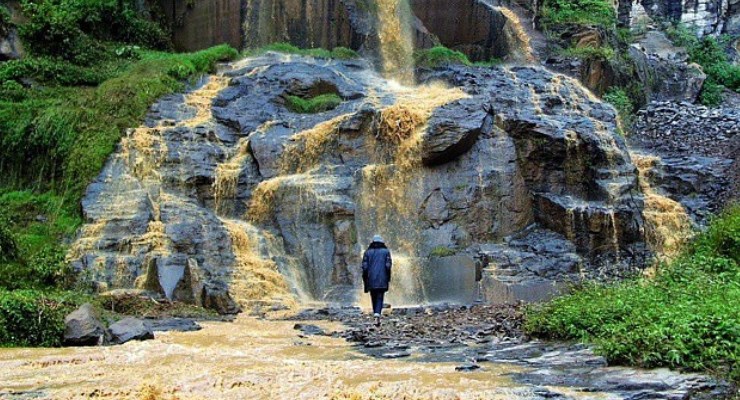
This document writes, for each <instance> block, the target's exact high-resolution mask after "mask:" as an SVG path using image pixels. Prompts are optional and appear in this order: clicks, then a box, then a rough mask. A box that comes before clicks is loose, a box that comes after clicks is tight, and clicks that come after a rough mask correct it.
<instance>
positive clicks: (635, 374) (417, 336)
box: [288, 305, 729, 400]
mask: <svg viewBox="0 0 740 400" xmlns="http://www.w3.org/2000/svg"><path fill="white" fill-rule="evenodd" d="M522 311H523V307H522V306H521V305H502V306H491V305H473V306H449V305H438V306H425V307H405V308H396V309H391V310H388V311H387V314H386V316H385V317H384V318H383V322H382V324H381V326H380V327H376V326H375V325H374V324H373V319H372V317H371V315H370V314H368V313H366V312H364V313H363V312H362V311H361V310H360V309H359V308H357V307H345V308H322V309H309V310H304V311H302V312H300V313H297V314H296V315H293V316H291V317H288V320H292V319H296V320H299V321H302V322H299V323H296V324H295V325H294V329H295V330H296V331H297V332H298V335H299V337H301V338H302V340H310V338H312V337H316V336H332V337H341V338H344V339H346V340H347V341H348V342H350V343H354V344H355V345H354V348H355V349H356V350H357V351H359V352H361V353H364V354H367V355H369V356H370V357H372V358H374V359H381V360H382V359H402V360H406V361H407V362H414V363H427V364H428V363H431V364H434V363H453V364H455V371H457V372H458V373H468V372H472V371H486V370H491V369H493V370H495V369H497V368H499V367H500V366H501V365H517V366H521V367H524V369H523V370H521V371H517V372H512V373H511V374H509V376H510V377H511V378H512V379H513V380H514V381H515V382H517V383H520V384H524V385H527V386H531V387H532V390H533V391H532V394H531V396H532V397H530V398H555V399H572V398H589V399H591V398H593V399H596V398H599V399H602V398H607V399H611V398H615V399H617V398H618V399H635V400H636V399H646V398H650V399H711V398H717V397H721V396H723V395H724V394H725V393H727V392H728V391H729V388H728V387H727V386H725V385H724V384H722V383H720V382H717V381H715V380H713V379H711V378H709V377H706V376H701V375H697V374H681V373H678V372H675V371H669V370H666V369H658V370H638V369H634V368H624V367H613V366H608V364H607V361H606V359H604V358H603V357H601V356H598V355H597V354H595V353H594V351H593V349H592V348H590V347H588V346H585V345H582V344H574V343H548V342H543V341H539V340H534V339H532V338H530V337H527V335H526V334H525V333H524V332H523V330H522V322H523V321H522ZM306 320H308V321H309V322H306ZM310 321H331V322H335V323H336V322H341V323H342V325H343V326H344V327H345V328H344V329H342V330H338V331H327V330H324V329H322V328H321V327H320V326H319V325H317V324H316V323H311V322H310ZM301 344H303V345H310V342H308V343H306V342H301ZM561 386H562V387H567V388H568V390H566V391H562V390H551V389H550V388H552V387H561Z"/></svg>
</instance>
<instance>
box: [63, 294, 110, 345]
mask: <svg viewBox="0 0 740 400" xmlns="http://www.w3.org/2000/svg"><path fill="white" fill-rule="evenodd" d="M104 335H105V328H104V327H103V323H102V322H100V319H99V318H98V315H97V312H96V311H95V309H94V308H93V306H92V305H91V304H90V303H85V304H83V305H82V306H80V308H78V309H77V310H75V311H73V312H72V313H70V314H69V315H67V317H66V318H64V344H65V345H67V346H95V345H99V344H101V343H102V342H103V337H104Z"/></svg>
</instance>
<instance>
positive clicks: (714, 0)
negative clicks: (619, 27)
mask: <svg viewBox="0 0 740 400" xmlns="http://www.w3.org/2000/svg"><path fill="white" fill-rule="evenodd" d="M619 10H620V13H619V18H620V21H621V22H622V23H623V24H624V25H627V26H629V25H634V24H635V23H641V21H642V20H644V19H645V18H649V19H654V20H659V21H660V20H671V21H677V22H682V23H684V24H686V25H687V26H689V27H690V28H692V30H694V32H696V34H697V35H698V36H704V35H721V34H729V35H737V34H740V2H739V1H737V0H691V1H684V0H641V1H639V2H633V1H632V0H620V1H619Z"/></svg>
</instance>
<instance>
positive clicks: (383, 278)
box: [362, 242, 393, 293]
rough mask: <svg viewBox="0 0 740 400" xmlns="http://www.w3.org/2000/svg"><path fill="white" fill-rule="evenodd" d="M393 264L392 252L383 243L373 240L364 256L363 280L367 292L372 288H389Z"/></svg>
mask: <svg viewBox="0 0 740 400" xmlns="http://www.w3.org/2000/svg"><path fill="white" fill-rule="evenodd" d="M391 266H393V261H392V260H391V252H390V251H389V250H388V248H387V247H385V245H384V244H383V243H376V242H373V243H372V244H371V245H370V248H368V249H367V250H366V251H365V255H364V256H363V257H362V280H363V283H364V284H365V292H366V293H367V292H368V291H370V290H372V289H386V290H388V282H390V280H391Z"/></svg>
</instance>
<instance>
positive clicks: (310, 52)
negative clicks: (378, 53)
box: [246, 43, 360, 60]
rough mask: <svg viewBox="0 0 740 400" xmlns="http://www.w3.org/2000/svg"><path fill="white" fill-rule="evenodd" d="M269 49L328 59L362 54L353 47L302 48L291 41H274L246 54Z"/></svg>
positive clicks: (258, 52)
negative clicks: (330, 48)
mask: <svg viewBox="0 0 740 400" xmlns="http://www.w3.org/2000/svg"><path fill="white" fill-rule="evenodd" d="M269 51H273V52H276V53H285V54H296V55H300V56H308V57H315V58H327V59H336V60H352V59H355V58H359V57H360V55H359V54H357V52H356V51H354V50H352V49H348V48H346V47H335V48H334V49H333V50H326V49H320V48H317V49H301V48H299V47H296V46H294V45H292V44H290V43H273V44H270V45H267V46H264V47H261V48H259V49H253V50H247V51H246V55H247V56H256V55H260V54H264V53H267V52H269Z"/></svg>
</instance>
